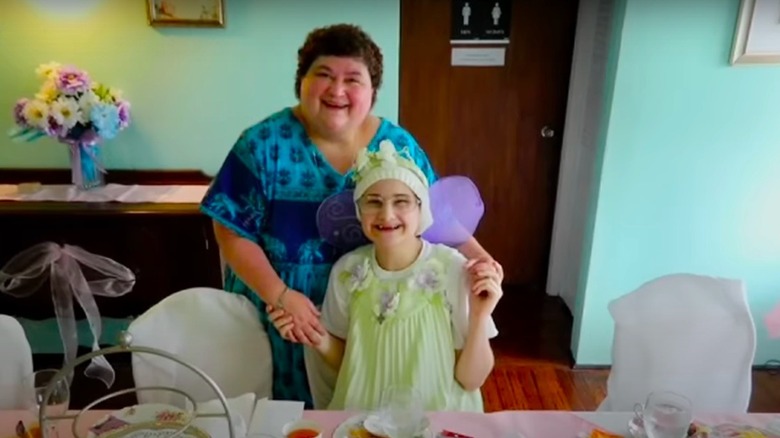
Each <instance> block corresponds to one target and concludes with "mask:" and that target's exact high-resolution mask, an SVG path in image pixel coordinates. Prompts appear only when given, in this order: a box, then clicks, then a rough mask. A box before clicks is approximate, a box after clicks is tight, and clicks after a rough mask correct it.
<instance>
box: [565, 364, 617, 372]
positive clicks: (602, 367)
mask: <svg viewBox="0 0 780 438" xmlns="http://www.w3.org/2000/svg"><path fill="white" fill-rule="evenodd" d="M611 368H612V365H578V364H576V363H575V364H574V365H573V366H572V367H571V369H573V370H578V371H579V370H582V371H599V370H609V369H611Z"/></svg>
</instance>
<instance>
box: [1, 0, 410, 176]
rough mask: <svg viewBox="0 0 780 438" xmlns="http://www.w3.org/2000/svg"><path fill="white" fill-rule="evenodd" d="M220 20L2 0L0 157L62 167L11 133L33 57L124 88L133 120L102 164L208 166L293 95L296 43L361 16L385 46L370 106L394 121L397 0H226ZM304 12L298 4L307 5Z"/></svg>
mask: <svg viewBox="0 0 780 438" xmlns="http://www.w3.org/2000/svg"><path fill="white" fill-rule="evenodd" d="M225 5H226V12H227V17H226V18H227V20H226V22H227V28H225V29H193V28H189V29H172V28H165V29H163V28H153V27H150V26H149V25H148V24H147V22H146V10H145V0H121V1H111V0H67V1H62V2H60V1H59V0H7V1H2V2H0V59H2V60H3V61H2V63H0V78H1V79H2V80H0V114H6V116H3V117H0V128H2V130H0V133H2V135H0V167H67V164H68V159H67V151H66V149H65V148H64V147H63V146H62V145H60V144H57V143H56V142H54V141H51V140H49V139H45V140H43V141H38V142H35V143H27V144H17V143H12V142H11V141H10V140H9V139H8V138H7V136H5V135H4V134H5V132H6V131H7V130H8V129H10V128H11V127H12V126H13V120H12V118H11V113H10V111H11V108H12V106H13V104H14V102H15V101H16V100H17V99H18V98H20V97H31V96H32V95H34V94H35V92H36V91H37V89H38V87H39V86H40V82H39V80H38V79H37V78H36V76H35V72H34V71H35V68H36V67H37V65H38V64H40V63H44V62H49V61H57V62H60V63H63V64H64V63H72V64H75V65H76V66H78V67H80V68H83V69H86V70H87V71H88V72H89V73H90V74H91V76H92V77H93V78H95V80H98V81H99V82H104V83H106V84H108V85H111V86H114V87H117V88H120V89H122V90H123V91H124V95H125V97H126V98H128V99H129V100H130V102H131V104H132V106H133V107H132V109H133V118H134V121H133V124H132V126H130V128H128V130H126V131H124V132H122V133H120V135H119V136H118V137H117V138H116V139H114V140H112V141H110V142H109V143H107V145H106V147H105V148H104V150H105V154H104V156H105V162H106V165H107V167H108V168H109V169H111V168H115V169H117V168H123V169H185V168H187V169H193V168H194V169H202V170H204V171H206V172H207V173H214V172H215V171H216V170H217V169H218V168H219V165H220V164H221V162H222V160H223V158H224V156H225V154H226V153H227V151H228V149H229V148H230V146H231V145H232V143H233V142H234V141H235V139H236V138H237V137H238V135H239V133H240V131H241V130H242V129H243V128H245V127H246V126H248V125H250V124H252V123H254V122H256V121H258V120H260V119H261V118H263V117H265V116H267V115H269V114H270V113H272V112H274V111H276V110H278V109H280V108H282V107H283V106H287V105H293V104H294V103H295V95H294V94H293V91H294V90H293V85H294V75H295V69H296V59H297V49H298V47H299V46H300V45H301V44H302V43H303V41H304V39H305V37H306V34H307V33H308V32H309V31H310V30H311V29H313V28H314V27H318V26H321V25H325V24H332V23H337V22H350V23H355V24H359V25H361V26H363V28H364V29H365V30H366V31H367V32H369V33H370V34H371V35H372V36H373V37H374V39H375V40H376V42H377V44H379V46H380V47H381V48H382V50H383V54H384V56H385V80H384V84H383V87H382V90H381V92H380V93H379V96H378V102H377V105H376V108H375V111H376V113H377V114H379V115H382V116H385V117H387V118H389V119H391V120H397V114H398V56H399V38H400V36H399V29H400V15H399V14H400V10H399V8H400V6H399V0H332V1H331V0H329V1H321V0H295V1H289V0H262V1H254V0H252V1H249V0H246V1H245V0H225ZM304 11H305V12H304Z"/></svg>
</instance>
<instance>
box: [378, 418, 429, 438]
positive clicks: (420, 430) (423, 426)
mask: <svg viewBox="0 0 780 438" xmlns="http://www.w3.org/2000/svg"><path fill="white" fill-rule="evenodd" d="M385 421H386V420H385V419H384V418H383V417H382V415H380V414H378V413H375V412H374V413H371V414H368V416H367V417H366V419H365V420H364V421H363V427H364V428H365V429H366V430H367V431H369V432H370V433H371V434H372V435H376V436H379V437H383V438H387V437H389V434H388V433H387V429H386V427H387V424H386V423H385ZM430 425H431V421H430V420H429V419H428V417H423V418H422V420H420V424H419V425H418V426H417V431H416V432H415V433H414V435H415V436H423V435H424V434H425V431H426V430H427V429H428V427H429V426H430Z"/></svg>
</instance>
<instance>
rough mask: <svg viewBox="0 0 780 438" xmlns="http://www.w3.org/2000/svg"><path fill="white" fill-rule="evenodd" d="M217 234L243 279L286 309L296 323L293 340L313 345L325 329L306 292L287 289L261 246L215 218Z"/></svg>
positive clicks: (227, 258) (227, 259)
mask: <svg viewBox="0 0 780 438" xmlns="http://www.w3.org/2000/svg"><path fill="white" fill-rule="evenodd" d="M214 237H215V238H216V240H217V244H218V245H219V250H220V252H221V253H222V257H223V258H224V259H225V262H227V263H228V264H229V265H230V267H231V268H232V269H233V271H235V273H236V274H237V275H238V276H239V277H240V278H241V280H242V281H243V282H244V283H246V284H247V286H249V287H250V288H251V289H252V290H253V291H254V292H255V293H256V294H257V295H259V296H260V298H261V299H262V300H263V302H265V303H268V304H271V305H272V306H274V307H276V306H281V307H282V308H284V309H286V310H287V312H288V313H289V314H290V315H291V316H292V319H293V321H294V322H295V327H294V329H293V331H292V333H293V335H294V338H293V339H291V340H294V341H297V342H302V343H305V344H310V343H311V342H313V340H314V336H315V335H316V333H317V332H320V333H322V332H324V331H325V330H324V329H323V328H322V327H321V326H320V323H319V312H318V311H317V308H316V307H315V306H314V303H312V302H311V300H309V299H308V298H307V297H306V296H305V295H303V294H302V293H300V292H298V291H294V290H291V289H288V288H287V286H286V285H285V284H284V282H283V281H282V279H281V278H280V277H279V274H277V273H276V270H274V268H273V266H271V262H270V261H269V260H268V257H267V256H266V254H265V251H263V248H261V247H260V245H258V244H256V243H255V242H252V241H251V240H249V239H246V238H244V237H241V236H239V235H238V234H236V233H234V232H233V231H231V230H229V229H228V228H226V227H225V226H223V225H221V224H219V223H218V222H216V221H214Z"/></svg>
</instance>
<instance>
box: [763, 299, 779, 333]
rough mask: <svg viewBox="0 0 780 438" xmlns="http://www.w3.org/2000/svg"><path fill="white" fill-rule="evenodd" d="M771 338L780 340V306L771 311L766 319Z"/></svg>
mask: <svg viewBox="0 0 780 438" xmlns="http://www.w3.org/2000/svg"><path fill="white" fill-rule="evenodd" d="M764 324H766V329H767V331H768V332H769V337H770V338H780V304H778V305H777V306H775V308H774V309H772V310H770V311H769V313H767V315H766V317H765V318H764Z"/></svg>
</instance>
